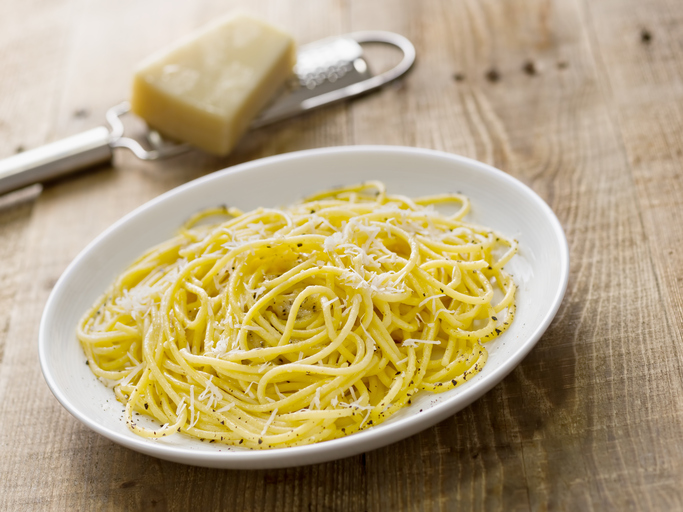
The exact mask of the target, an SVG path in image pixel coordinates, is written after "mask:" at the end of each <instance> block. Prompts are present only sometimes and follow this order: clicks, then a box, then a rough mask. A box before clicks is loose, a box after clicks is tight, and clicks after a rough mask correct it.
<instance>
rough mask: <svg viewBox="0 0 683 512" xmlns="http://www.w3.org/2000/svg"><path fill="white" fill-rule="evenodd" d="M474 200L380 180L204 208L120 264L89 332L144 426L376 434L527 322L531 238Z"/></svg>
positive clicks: (91, 354)
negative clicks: (484, 212) (477, 216)
mask: <svg viewBox="0 0 683 512" xmlns="http://www.w3.org/2000/svg"><path fill="white" fill-rule="evenodd" d="M443 203H455V206H456V209H457V212H456V213H455V214H452V215H444V214H441V213H439V212H438V211H437V210H436V208H435V207H434V206H435V205H441V204H443ZM469 209H470V204H469V201H468V199H467V198H466V197H464V196H462V195H456V194H440V195H434V196H429V197H421V198H416V199H410V198H408V197H404V196H396V195H390V194H388V193H387V192H386V190H385V187H384V184H382V183H380V182H367V183H363V184H360V185H354V186H350V187H346V188H342V189H336V190H329V191H324V192H320V193H318V194H316V195H314V196H311V197H310V198H309V199H307V200H306V201H303V202H300V203H298V204H295V205H293V206H290V207H287V208H284V209H282V210H275V209H269V208H258V209H256V210H254V211H251V212H247V213H244V212H242V211H241V210H238V209H236V208H230V209H228V208H214V209H210V210H205V211H203V212H199V213H198V214H196V215H194V216H193V217H192V218H191V219H190V220H189V221H188V222H187V223H186V225H185V226H183V227H182V229H181V230H180V231H179V234H178V235H177V236H176V237H175V238H173V239H172V240H169V241H167V242H164V243H163V244H160V245H158V246H156V247H154V248H152V249H151V250H149V251H148V252H147V253H145V254H144V255H143V256H142V257H140V258H139V259H138V260H137V261H136V262H135V263H133V264H132V265H131V266H130V267H129V268H128V269H126V270H125V271H124V272H123V273H122V274H121V275H120V276H119V278H118V279H117V280H116V281H115V282H114V283H113V284H112V285H111V287H110V288H109V290H107V292H106V293H105V294H104V296H103V297H101V298H100V299H99V300H98V301H97V302H96V303H95V304H94V306H93V307H92V308H91V309H90V310H89V311H88V312H87V313H86V314H85V315H84V316H83V318H82V320H81V322H80V323H79V326H78V333H77V334H78V338H79V340H80V341H81V344H82V345H83V349H84V351H85V354H86V356H87V358H88V364H89V365H90V368H91V370H92V371H93V372H94V373H95V375H97V376H98V377H102V378H105V379H111V380H113V381H114V391H115V394H116V397H117V398H118V399H119V400H121V401H122V402H124V403H125V405H126V416H127V422H128V426H129V428H131V430H132V431H133V432H135V433H137V434H139V435H141V436H144V437H153V438H155V437H164V436H168V435H173V434H175V433H177V432H184V433H185V434H187V435H190V436H193V437H196V438H199V439H201V440H207V441H209V442H220V443H225V444H229V445H241V446H244V447H248V448H277V447H286V446H298V445H303V444H310V443H315V442H319V441H324V440H328V439H334V438H337V437H341V436H344V435H348V434H351V433H353V432H357V431H359V430H363V429H366V428H370V427H372V426H374V425H377V424H378V423H381V422H382V421H383V420H385V419H386V418H387V417H388V416H390V415H391V414H393V413H395V412H396V411H398V410H400V409H401V408H402V407H406V406H408V405H409V404H410V402H411V397H412V396H414V395H415V394H416V393H418V392H421V391H429V392H437V393H438V392H442V391H445V390H447V389H451V388H453V387H454V386H457V385H460V384H462V383H464V382H466V381H467V380H468V379H469V378H471V377H472V376H473V375H474V374H476V373H478V372H479V371H481V369H482V368H483V366H484V364H485V362H486V358H487V351H486V349H485V348H484V343H486V342H488V341H490V340H491V339H493V338H496V337H497V336H499V335H500V334H501V333H502V332H504V331H505V330H506V329H507V328H508V327H509V325H510V323H511V322H512V318H513V316H514V295H515V284H514V283H513V281H512V279H511V277H510V276H509V274H507V273H506V272H505V271H504V270H503V265H504V264H505V263H506V262H507V261H509V260H510V258H511V257H512V256H513V255H514V253H515V252H516V250H517V242H516V241H515V240H512V239H509V238H506V237H504V236H503V235H501V234H500V233H496V232H494V231H492V230H491V229H488V228H483V227H480V226H475V225H472V224H469V223H466V222H464V221H463V218H464V217H465V215H466V214H467V213H468V212H469ZM217 216H219V217H221V216H222V218H217ZM212 220H213V223H211V224H202V223H203V222H204V223H205V222H207V221H212ZM135 414H145V415H147V416H151V417H152V418H154V419H155V420H157V421H158V422H159V423H161V425H160V426H157V427H154V428H146V427H143V426H142V425H141V424H140V422H139V421H136V419H135V418H134V415H135Z"/></svg>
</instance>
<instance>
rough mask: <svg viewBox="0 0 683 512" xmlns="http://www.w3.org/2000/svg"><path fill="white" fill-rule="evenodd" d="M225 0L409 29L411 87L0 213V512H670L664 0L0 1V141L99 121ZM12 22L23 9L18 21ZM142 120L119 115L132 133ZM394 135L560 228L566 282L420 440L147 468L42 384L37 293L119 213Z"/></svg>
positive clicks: (673, 224)
mask: <svg viewBox="0 0 683 512" xmlns="http://www.w3.org/2000/svg"><path fill="white" fill-rule="evenodd" d="M232 9H241V10H247V11H249V12H252V13H253V14H256V15H259V16H262V17H264V18H266V19H270V20H271V21H274V22H276V23H278V24H280V25H282V26H285V27H287V28H288V29H289V30H290V31H292V32H293V33H294V34H295V36H296V38H297V39H298V40H299V41H301V42H308V41H312V40H316V39H320V38H322V37H325V36H327V35H331V34H340V33H344V32H348V31H353V30H364V29H384V30H392V31H396V32H399V33H402V34H404V35H406V36H407V37H409V38H410V39H411V40H412V41H413V42H414V43H415V45H416V47H417V50H418V62H417V64H416V66H415V68H414V70H413V71H412V72H411V74H410V75H408V76H407V77H406V78H405V79H404V80H402V81H401V82H399V83H396V84H394V85H392V86H390V87H387V88H386V89H385V90H383V91H382V92H381V93H378V94H371V95H368V96H366V97H363V98H361V99H359V100H357V101H354V102H353V103H349V104H343V105H337V106H334V107H331V108H329V109H326V110H324V111H319V112H316V113H313V114H310V115H307V116H303V117H301V118H299V119H296V120H293V121H291V122H287V123H282V124H279V125H275V126H272V127H270V128H267V129H263V130H259V131H256V132H254V133H251V134H249V135H247V136H246V137H245V138H244V140H243V141H242V142H241V144H240V146H239V148H238V149H237V151H235V152H234V153H233V154H232V155H230V156H229V157H226V158H214V157H209V156H206V155H202V154H200V153H199V152H194V153H191V154H188V155H185V156H183V157H180V158H177V159H174V160H171V161H167V162H164V163H159V164H155V163H143V162H139V161H137V160H136V159H135V158H134V157H132V156H131V155H129V154H126V153H120V154H117V155H116V158H115V162H114V165H113V166H108V167H102V168H100V169H97V170H94V171H92V172H89V173H87V174H82V175H79V176H77V177H73V178H69V179H65V180H62V181H60V182H58V183H55V184H50V185H47V186H46V187H45V190H44V191H43V193H42V194H41V195H40V196H39V197H37V198H34V199H30V200H28V201H24V202H22V203H19V204H16V205H14V206H9V207H2V208H0V417H2V418H3V421H1V422H0V473H1V474H3V475H4V478H3V479H2V481H1V482H0V509H2V510H186V509H188V508H197V509H200V508H201V509H214V510H218V509H223V508H228V507H229V508H231V509H234V510H277V511H299V510H343V511H383V510H410V511H413V510H415V511H444V510H456V509H457V510H676V509H681V508H683V486H682V485H681V483H682V482H683V412H682V411H683V407H682V404H683V370H682V368H683V364H682V363H683V350H682V349H681V342H682V341H683V339H682V338H683V334H682V328H683V293H681V286H680V283H681V282H682V281H683V270H681V269H682V268H683V259H682V257H681V253H680V250H679V248H680V247H681V245H682V244H683V227H682V226H683V207H681V199H680V198H681V197H682V196H681V192H682V190H681V188H682V187H683V183H682V182H681V176H682V175H683V173H682V172H681V164H682V163H683V135H682V134H683V54H682V53H681V51H680V49H681V44H683V43H682V42H683V14H682V13H681V10H680V8H679V6H678V2H677V1H676V0H653V1H650V2H647V3H643V2H639V1H636V0H600V1H595V2H588V1H585V0H566V1H564V0H562V1H561V0H509V1H506V2H500V1H497V0H459V1H456V2H452V1H447V0H427V1H425V2H419V3H418V2H412V1H410V0H381V1H380V0H376V1H374V2H364V1H359V0H346V1H342V0H337V1H334V0H306V1H298V2H294V1H282V2H274V1H267V0H254V1H252V2H250V3H249V4H244V3H241V2H238V1H236V0H235V1H230V2H218V1H202V2H195V3H192V4H190V3H187V2H180V1H175V0H174V1H170V2H169V1H167V2H162V1H161V0H153V1H149V2H144V3H140V2H133V1H132V0H125V1H122V2H117V3H109V4H105V3H92V2H85V1H81V0H60V1H58V2H40V1H35V2H24V3H5V4H3V5H0V48H1V49H2V51H1V52H0V69H2V70H3V72H2V73H0V157H3V156H8V155H11V154H13V153H14V152H16V151H17V150H20V149H26V148H31V147H35V146H38V145H40V144H43V143H45V142H48V141H51V140H55V139H57V138H60V137H64V136H67V135H69V134H72V133H77V132H79V131H82V130H85V129H88V128H91V127H94V126H97V125H98V124H101V123H102V122H103V119H104V113H105V112H106V110H107V108H109V107H110V106H112V105H115V104H117V103H118V102H120V101H121V100H122V99H125V97H126V96H127V91H128V86H129V85H128V84H129V80H130V76H131V73H132V69H133V67H134V66H135V64H136V63H137V62H138V61H140V60H141V59H142V58H144V57H145V56H146V55H148V54H149V53H151V52H153V51H154V50H156V49H158V48H160V47H162V46H164V45H165V44H167V43H169V42H171V41H174V40H176V39H177V38H178V37H179V36H180V35H182V34H184V33H187V32H189V31H190V30H192V29H193V28H196V27H198V26H200V25H202V24H204V23H206V22H207V21H209V20H211V19H212V18H213V17H215V16H216V15H218V14H221V13H223V12H225V11H228V10H232ZM19 20H21V21H19ZM132 129H133V130H135V129H136V127H135V126H132ZM344 144H401V145H409V146H419V147H428V148H435V149H441V150H445V151H450V152H454V153H459V154H463V155H465V156H470V157H473V158H477V159H479V160H482V161H485V162H488V163H491V164H493V165H495V166H497V167H499V168H501V169H503V170H505V171H506V172H508V173H509V174H511V175H513V176H515V177H516V178H518V179H520V180H522V181H523V182H525V183H526V184H528V185H529V186H531V187H532V188H533V189H534V190H535V191H536V192H538V193H539V194H540V195H541V196H542V197H543V198H544V199H545V200H546V201H547V202H548V204H550V206H551V207H552V208H553V210H554V211H555V212H556V214H557V215H558V217H559V218H560V221H561V223H562V225H563V227H564V228H565V231H566V234H567V238H568V241H569V245H570V251H571V275H570V282H569V287H568V290H567V295H566V297H565V300H564V302H563V304H562V307H561V309H560V311H559V313H558V315H557V317H556V318H555V320H554V322H553V324H552V325H551V327H550V329H549V330H548V331H547V333H546V334H545V335H544V336H543V338H542V339H541V341H540V342H539V344H538V345H537V347H536V348H535V349H534V350H533V351H532V353H531V354H530V355H529V356H528V357H527V359H526V360H525V361H524V362H523V363H522V364H521V365H520V366H519V367H518V368H517V369H516V370H515V371H514V372H513V373H512V374H511V375H510V376H509V377H507V378H506V379H505V380H504V381H503V382H502V383H501V384H500V385H498V386H497V387H496V388H494V389H493V390H492V391H491V392H489V393H488V394H487V395H485V396H484V397H483V398H482V399H480V400H479V401H477V402H476V403H474V404H473V405H471V406H470V407H468V408H466V409H465V410H463V411H461V412H460V413H458V414H456V415H454V416H453V417H451V418H449V419H447V420H446V421H444V422H442V423H440V424H439V425H437V426H435V427H434V428H431V429H429V430H427V431H425V432H422V433H421V434H418V435H416V436H413V437H411V438H409V439H406V440H404V441H402V442H399V443H396V444H393V445H391V446H388V447H386V448H383V449H380V450H376V451H373V452H369V453H366V454H363V455H360V456H355V457H350V458H347V459H343V460H339V461H336V462H330V463H327V464H320V465H314V466H306V467H299V468H289V469H283V470H273V471H253V472H246V471H218V470H209V469H203V468H194V467H189V466H183V465H178V464H173V463H169V462H164V461H160V460H157V459H153V458H150V457H147V456H144V455H140V454H137V453H135V452H132V451H129V450H127V449H124V448H121V447H119V446H118V445H115V444H113V443H111V442H109V441H107V440H105V439H104V438H102V437H100V436H98V435H96V434H94V433H92V432H90V431H89V430H87V429H86V428H85V427H84V426H82V425H81V424H80V423H78V422H77V421H76V420H75V419H74V418H72V417H71V416H70V415H69V414H68V413H67V412H66V411H65V410H64V409H62V408H61V406H60V405H59V404H58V403H57V402H56V400H55V399H54V398H53V397H52V395H51V393H50V392H49V390H48V389H47V386H46V385H45V384H44V381H43V380H42V377H41V375H40V368H39V364H38V356H37V344H36V340H37V332H38V324H39V321H40V316H41V311H42V307H43V305H44V303H45V301H46V300H47V296H48V295H49V292H50V290H51V289H52V287H53V286H54V283H55V282H56V279H57V278H58V277H59V275H60V274H61V272H62V271H63V270H64V268H65V267H66V266H67V265H68V263H69V262H70V261H71V260H72V259H73V258H74V256H75V255H76V254H77V253H78V252H79V251H80V250H81V249H82V248H83V247H84V246H85V245H86V244H87V243H88V242H89V241H90V240H91V239H92V238H94V237H95V236H96V235H97V234H98V233H100V232H101V231H102V230H104V229H105V228H106V227H107V226H109V225H110V224H111V223H112V222H114V221H115V220H117V219H118V218H120V217H121V216H122V215H124V214H125V213H127V212H129V211H130V210H132V209H134V208H135V207H137V206H139V205H140V204H142V203H144V202H145V201H147V200H149V199H151V198H153V197H155V196H157V195H158V194H160V193H162V192H164V191H166V190H169V189H170V188H173V187H175V186H177V185H179V184H181V183H184V182H186V181H188V180H190V179H193V178H196V177H198V176H201V175H203V174H206V173H208V172H212V171H214V170H217V169H220V168H222V167H225V166H227V165H232V164H236V163H240V162H243V161H247V160H252V159H255V158H260V157H263V156H268V155H273V154H279V153H283V152H288V151H295V150H299V149H307V148H312V147H323V146H331V145H344Z"/></svg>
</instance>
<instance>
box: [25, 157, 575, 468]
mask: <svg viewBox="0 0 683 512" xmlns="http://www.w3.org/2000/svg"><path fill="white" fill-rule="evenodd" d="M339 153H359V154H362V153H368V154H369V153H391V154H396V153H399V154H400V153H406V154H411V155H418V156H424V157H438V158H442V159H446V160H450V161H453V162H457V163H460V164H466V165H467V166H470V167H474V168H477V170H478V171H483V172H485V173H488V174H492V175H493V176H495V177H496V178H497V179H501V180H503V181H505V182H507V183H509V184H511V185H513V186H514V187H515V188H518V189H521V190H522V191H523V192H524V193H525V195H526V196H528V198H529V199H531V200H532V201H533V202H534V203H535V204H536V206H537V207H539V208H540V209H541V210H543V211H544V213H545V216H544V217H545V219H546V220H547V221H549V223H550V225H551V227H552V231H553V233H554V234H555V235H556V238H557V240H556V242H557V243H558V244H559V246H558V249H559V254H560V261H559V269H560V286H559V287H558V289H557V290H556V293H555V294H554V296H553V299H552V303H551V306H550V308H549V309H548V310H547V311H546V314H545V315H544V316H543V319H542V321H541V322H540V323H539V324H538V325H537V326H536V328H535V329H534V330H533V331H532V333H531V335H530V336H528V337H527V339H526V340H524V341H523V344H522V346H521V347H520V349H518V350H516V351H515V352H514V353H513V354H512V356H511V357H510V358H508V359H506V360H505V361H503V362H502V363H500V364H499V365H498V366H496V367H495V368H494V369H493V371H492V373H491V374H488V376H487V379H486V380H483V381H480V382H479V383H478V385H476V386H474V387H470V388H465V389H463V391H462V392H461V393H460V394H459V395H457V396H454V397H451V398H449V399H446V400H444V401H443V402H441V403H440V404H439V406H437V407H433V408H429V409H427V410H425V411H424V412H420V413H419V415H415V416H412V417H409V418H406V419H405V420H402V421H398V422H396V423H391V424H385V425H383V426H382V428H381V429H368V430H365V431H362V432H359V433H356V434H353V435H351V436H347V437H342V438H338V439H333V440H330V441H325V442H321V443H315V444H312V445H305V446H296V447H288V448H274V449H269V450H250V451H230V450H226V451H194V450H192V449H189V448H185V447H178V446H169V445H162V444H155V443H154V442H150V441H149V440H147V439H143V438H139V439H138V438H130V437H126V436H124V435H122V434H119V433H117V432H115V431H113V430H109V429H108V428H107V427H106V426H104V427H103V426H102V425H100V424H99V423H97V422H96V421H94V420H92V419H91V418H90V417H89V416H88V415H87V414H83V413H82V412H81V411H80V410H79V408H78V407H76V406H73V405H72V404H71V402H70V400H69V399H68V397H67V396H66V394H65V393H64V392H63V391H62V390H61V388H60V386H59V385H58V383H57V381H56V379H55V377H54V375H53V374H52V372H51V368H50V362H49V361H48V360H47V359H46V350H47V349H46V344H47V343H48V332H47V331H48V328H49V326H50V322H51V316H52V314H53V310H54V308H55V307H56V303H57V300H58V299H59V295H60V292H61V290H62V287H63V286H65V283H66V282H68V280H69V278H70V277H71V275H72V274H74V273H75V272H76V270H77V269H78V268H79V267H80V264H81V262H82V261H83V260H84V259H85V258H86V257H87V255H88V254H89V253H90V252H91V251H92V250H93V249H94V248H95V247H96V246H97V245H99V244H100V242H101V241H102V240H104V239H106V238H107V237H109V236H110V234H111V233H113V232H115V231H116V230H118V229H120V227H121V226H122V225H123V224H126V223H127V222H128V221H129V220H130V219H132V218H134V217H136V216H138V215H140V214H141V213H143V212H144V211H146V210H148V209H151V208H155V207H156V205H157V204H159V203H161V202H164V201H166V200H167V199H169V198H171V197H173V196H176V195H178V194H182V193H184V192H185V191H186V190H188V189H192V188H195V187H199V186H201V185H202V184H203V183H205V182H210V181H213V180H217V179H220V178H222V177H223V176H227V175H230V174H238V173H243V172H248V171H249V170H250V169H253V168H258V167H263V166H266V167H267V166H269V165H272V164H274V163H279V162H286V161H288V160H296V159H301V158H307V157H310V156H319V155H335V154H339ZM568 280H569V246H568V243H567V238H566V235H565V233H564V230H563V228H562V225H561V223H560V221H559V219H558V218H557V216H556V215H555V213H554V212H553V210H552V209H551V208H550V206H548V204H547V203H546V202H545V201H544V200H543V199H542V198H541V197H540V196H539V195H538V194H537V193H536V192H534V191H533V189H531V188H530V187H529V186H527V185H526V184H524V183H523V182H521V181H520V180H518V179H517V178H514V177H513V176H511V175H509V174H507V173H505V172H504V171H502V170H500V169H497V168H495V167H493V166H491V165H489V164H486V163H484V162H480V161H478V160H474V159H472V158H468V157H464V156H461V155H456V154H453V153H448V152H445V151H439V150H433V149H426V148H417V147H409V146H391V145H351V146H332V147H325V148H316V149H308V150H303V151H295V152H290V153H284V154H279V155H273V156H269V157H265V158H261V159H257V160H251V161H248V162H243V163H241V164H237V165H234V166H231V167H227V168H225V169H222V170H218V171H215V172H212V173H209V174H207V175H205V176H202V177H199V178H197V179H194V180H192V181H189V182H187V183H184V184H181V185H179V186H178V187H175V188H173V189H171V190H168V191H166V192H164V193H162V194H160V195H158V196H156V197H154V198H152V199H150V200H149V201H147V202H145V203H143V204H142V205H140V206H138V207H137V208H135V209H134V210H133V211H131V212H129V213H127V214H126V215H124V216H123V217H121V218H120V219H119V220H117V221H116V222H114V223H113V224H111V225H110V226H109V227H107V228H106V229H105V230H104V231H103V232H102V233H100V234H99V235H97V236H96V237H95V238H94V239H93V240H92V241H91V242H90V243H88V244H87V245H86V246H85V248H83V249H82V250H81V251H80V252H79V253H78V255H77V256H76V257H75V258H74V259H73V260H72V261H71V262H70V263H69V265H68V266H67V267H66V269H65V270H64V271H63V272H62V274H61V276H60V277H59V279H58V280H57V283H56V284H55V286H54V287H53V289H52V291H51V292H50V295H49V297H48V300H47V302H46V304H45V307H44V309H43V314H42V317H41V321H40V326H39V333H38V354H39V359H40V367H41V371H42V374H43V378H44V379H45V381H46V383H47V385H48V387H49V389H50V391H51V392H52V394H53V395H54V396H55V398H56V399H57V400H58V401H59V403H60V404H61V405H62V406H63V407H64V408H65V409H66V410H67V411H68V412H69V413H70V414H71V415H72V416H74V417H75V418H76V419H78V420H79V421H80V422H81V423H83V424H84V425H85V426H87V427H88V428H89V429H91V430H93V431H94V432H96V433H98V434H100V435H102V436H104V437H105V438H107V439H110V440H111V441H114V442H115V443H117V444H119V445H121V446H123V447H126V448H129V449H132V450H135V451H138V452H141V453H144V454H147V455H151V456H154V457H158V458H160V459H165V460H170V461H174V462H179V463H183V464H190V465H197V466H205V467H216V468H226V469H228V468H233V469H265V468H281V467H294V466H303V465H308V464H316V463H321V462H326V461H331V460H337V459H341V458H345V457H349V456H352V455H356V454H359V453H362V452H366V451H369V450H373V449H377V448H381V447H384V446H386V445H388V444H391V443H394V442H397V441H399V440H401V439H405V438H407V437H409V436H412V435H414V434H416V433H417V432H420V431H422V430H426V429H427V428H429V427H431V426H433V425H435V424H436V423H438V422H439V421H441V420H443V419H445V418H447V417H449V416H452V415H453V414H455V413H457V412H459V411H460V410H462V409H464V408H465V407H467V406H468V405H470V404H471V403H473V402H474V401H476V400H477V399H479V398H480V397H481V396H482V395H484V394H485V393H487V392H488V391H490V390H491V389H492V388H493V387H494V386H496V385H497V384H499V383H500V382H501V381H502V380H503V379H504V378H505V376H507V375H508V374H509V373H510V372H511V371H512V370H513V369H514V368H516V367H517V366H518V365H519V364H520V363H521V362H522V361H523V360H524V359H525V358H526V356H527V355H528V354H529V352H530V351H531V350H532V349H533V348H534V347H535V346H536V344H537V343H538V341H539V340H540V338H541V336H542V335H543V333H544V332H545V331H546V330H547V328H548V327H549V326H550V324H551V322H552V320H553V318H554V317H555V315H556V314H557V311H558V310H559V308H560V305H561V303H562V299H563V298H564V295H565V293H566V290H567V284H568ZM451 402H452V403H451Z"/></svg>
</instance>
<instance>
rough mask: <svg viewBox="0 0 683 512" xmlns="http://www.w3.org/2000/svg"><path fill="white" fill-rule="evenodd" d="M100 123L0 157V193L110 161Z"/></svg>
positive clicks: (106, 132) (107, 136)
mask: <svg viewBox="0 0 683 512" xmlns="http://www.w3.org/2000/svg"><path fill="white" fill-rule="evenodd" d="M110 137H111V133H110V131H109V130H108V129H107V128H105V127H104V126H100V127H98V128H93V129H92V130H88V131H87V132H83V133H79V134H77V135H72V136H71V137H67V138H66V139H62V140H58V141H56V142H52V143H51V144H46V145H44V146H40V147H38V148H35V149H30V150H28V151H24V152H23V153H19V154H17V155H14V156H11V157H9V158H5V159H3V160H0V194H4V193H6V192H11V191H13V190H17V189H20V188H23V187H26V186H28V185H31V184H33V183H38V182H43V181H48V180H51V179H54V178H58V177H60V176H63V175H66V174H70V173H72V172H75V171H78V170H81V169H85V168H87V167H92V166H95V165H98V164H103V163H106V162H109V161H111V158H112V150H111V147H110V145H109V141H110Z"/></svg>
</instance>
